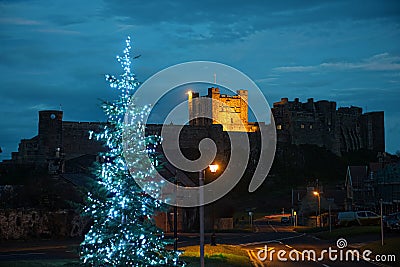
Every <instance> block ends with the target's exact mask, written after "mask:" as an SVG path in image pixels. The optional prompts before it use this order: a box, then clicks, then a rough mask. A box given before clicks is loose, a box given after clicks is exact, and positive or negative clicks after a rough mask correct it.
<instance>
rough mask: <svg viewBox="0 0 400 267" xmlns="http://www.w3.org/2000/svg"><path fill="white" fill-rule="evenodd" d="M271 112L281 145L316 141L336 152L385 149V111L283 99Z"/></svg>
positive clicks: (316, 143)
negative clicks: (366, 110) (370, 110)
mask: <svg viewBox="0 0 400 267" xmlns="http://www.w3.org/2000/svg"><path fill="white" fill-rule="evenodd" d="M272 114H273V116H274V119H275V125H276V129H277V138H278V146H279V143H281V144H294V145H300V144H313V145H317V146H320V147H325V148H326V149H328V150H330V151H332V152H333V153H335V154H337V155H341V154H342V153H344V152H349V151H356V150H359V149H367V150H372V151H374V152H384V151H385V126H384V112H383V111H378V112H368V113H364V114H363V113H362V108H359V107H354V106H351V107H341V108H338V109H336V102H333V101H326V100H321V101H317V102H314V99H313V98H310V99H308V100H307V102H305V103H302V102H300V101H299V99H298V98H295V100H294V101H289V100H288V98H282V99H281V101H279V102H276V103H274V106H273V108H272Z"/></svg>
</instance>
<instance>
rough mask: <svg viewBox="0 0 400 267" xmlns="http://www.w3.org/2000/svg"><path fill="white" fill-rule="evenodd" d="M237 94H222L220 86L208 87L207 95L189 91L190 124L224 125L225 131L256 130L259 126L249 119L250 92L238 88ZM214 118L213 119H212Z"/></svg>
mask: <svg viewBox="0 0 400 267" xmlns="http://www.w3.org/2000/svg"><path fill="white" fill-rule="evenodd" d="M236 92H237V94H236V95H233V96H229V95H226V94H220V91H219V88H216V87H211V88H208V94H207V95H206V96H199V93H197V92H191V91H190V92H188V103H189V124H190V125H193V126H206V125H210V124H221V125H223V130H224V131H233V132H255V131H257V129H258V127H257V126H256V124H255V123H249V121H248V116H249V112H248V104H247V102H248V92H247V90H237V91H236ZM210 118H212V119H210Z"/></svg>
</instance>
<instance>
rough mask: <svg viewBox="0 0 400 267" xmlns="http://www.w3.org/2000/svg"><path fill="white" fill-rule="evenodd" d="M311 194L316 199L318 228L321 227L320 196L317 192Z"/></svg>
mask: <svg viewBox="0 0 400 267" xmlns="http://www.w3.org/2000/svg"><path fill="white" fill-rule="evenodd" d="M313 194H314V196H316V197H318V217H319V227H321V196H320V194H319V192H317V191H314V192H313ZM318 217H317V218H318ZM317 222H318V219H317ZM316 226H317V225H316Z"/></svg>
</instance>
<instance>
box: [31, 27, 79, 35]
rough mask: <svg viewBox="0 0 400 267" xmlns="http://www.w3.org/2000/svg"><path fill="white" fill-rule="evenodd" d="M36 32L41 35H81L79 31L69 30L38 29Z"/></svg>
mask: <svg viewBox="0 0 400 267" xmlns="http://www.w3.org/2000/svg"><path fill="white" fill-rule="evenodd" d="M36 31H38V32H43V33H55V34H67V35H71V34H72V35H76V34H81V33H80V32H79V31H71V30H64V29H56V28H47V29H38V30H36Z"/></svg>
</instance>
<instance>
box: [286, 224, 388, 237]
mask: <svg viewBox="0 0 400 267" xmlns="http://www.w3.org/2000/svg"><path fill="white" fill-rule="evenodd" d="M294 230H295V231H297V232H299V233H310V234H314V235H315V236H316V237H318V238H321V239H338V238H341V237H342V238H348V237H354V236H360V235H368V234H377V235H378V234H379V233H380V226H353V227H340V228H333V229H332V232H330V231H329V228H328V227H322V228H320V227H296V228H295V229H294Z"/></svg>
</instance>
